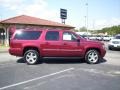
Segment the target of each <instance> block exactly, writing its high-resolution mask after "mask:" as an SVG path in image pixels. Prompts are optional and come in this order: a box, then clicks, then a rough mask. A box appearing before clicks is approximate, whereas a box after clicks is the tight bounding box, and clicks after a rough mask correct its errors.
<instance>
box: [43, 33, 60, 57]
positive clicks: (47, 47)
mask: <svg viewBox="0 0 120 90" xmlns="http://www.w3.org/2000/svg"><path fill="white" fill-rule="evenodd" d="M44 39H45V40H44V41H43V43H42V54H43V56H44V57H59V56H60V53H59V51H60V45H61V43H60V33H59V31H46V34H45V38H44Z"/></svg>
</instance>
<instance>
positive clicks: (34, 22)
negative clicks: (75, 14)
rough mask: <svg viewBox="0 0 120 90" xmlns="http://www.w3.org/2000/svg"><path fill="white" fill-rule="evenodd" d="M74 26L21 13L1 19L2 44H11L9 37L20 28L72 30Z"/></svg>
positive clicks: (0, 41)
mask: <svg viewBox="0 0 120 90" xmlns="http://www.w3.org/2000/svg"><path fill="white" fill-rule="evenodd" d="M73 28H74V27H73V26H69V25H65V24H61V23H58V22H53V21H49V20H44V19H40V18H36V17H31V16H26V15H21V16H16V17H12V18H9V19H6V20H2V21H0V44H6V45H8V44H9V37H10V36H11V34H12V33H13V32H14V31H15V30H18V29H19V30H20V29H33V30H38V29H58V30H59V29H63V30H71V29H73Z"/></svg>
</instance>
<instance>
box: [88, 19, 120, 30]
mask: <svg viewBox="0 0 120 90" xmlns="http://www.w3.org/2000/svg"><path fill="white" fill-rule="evenodd" d="M93 24H94V25H93ZM115 25H120V18H110V19H100V20H95V21H94V22H92V23H89V29H95V30H100V29H102V28H105V27H111V26H115ZM93 26H94V27H93Z"/></svg>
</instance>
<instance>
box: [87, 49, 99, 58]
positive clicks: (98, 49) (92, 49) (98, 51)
mask: <svg viewBox="0 0 120 90" xmlns="http://www.w3.org/2000/svg"><path fill="white" fill-rule="evenodd" d="M89 50H96V51H98V53H99V55H100V56H101V51H100V49H99V48H92V47H91V48H87V49H86V51H85V54H86V53H87V52H88V51H89Z"/></svg>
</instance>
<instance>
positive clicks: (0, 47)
mask: <svg viewBox="0 0 120 90" xmlns="http://www.w3.org/2000/svg"><path fill="white" fill-rule="evenodd" d="M6 48H9V46H6V45H0V49H6Z"/></svg>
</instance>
